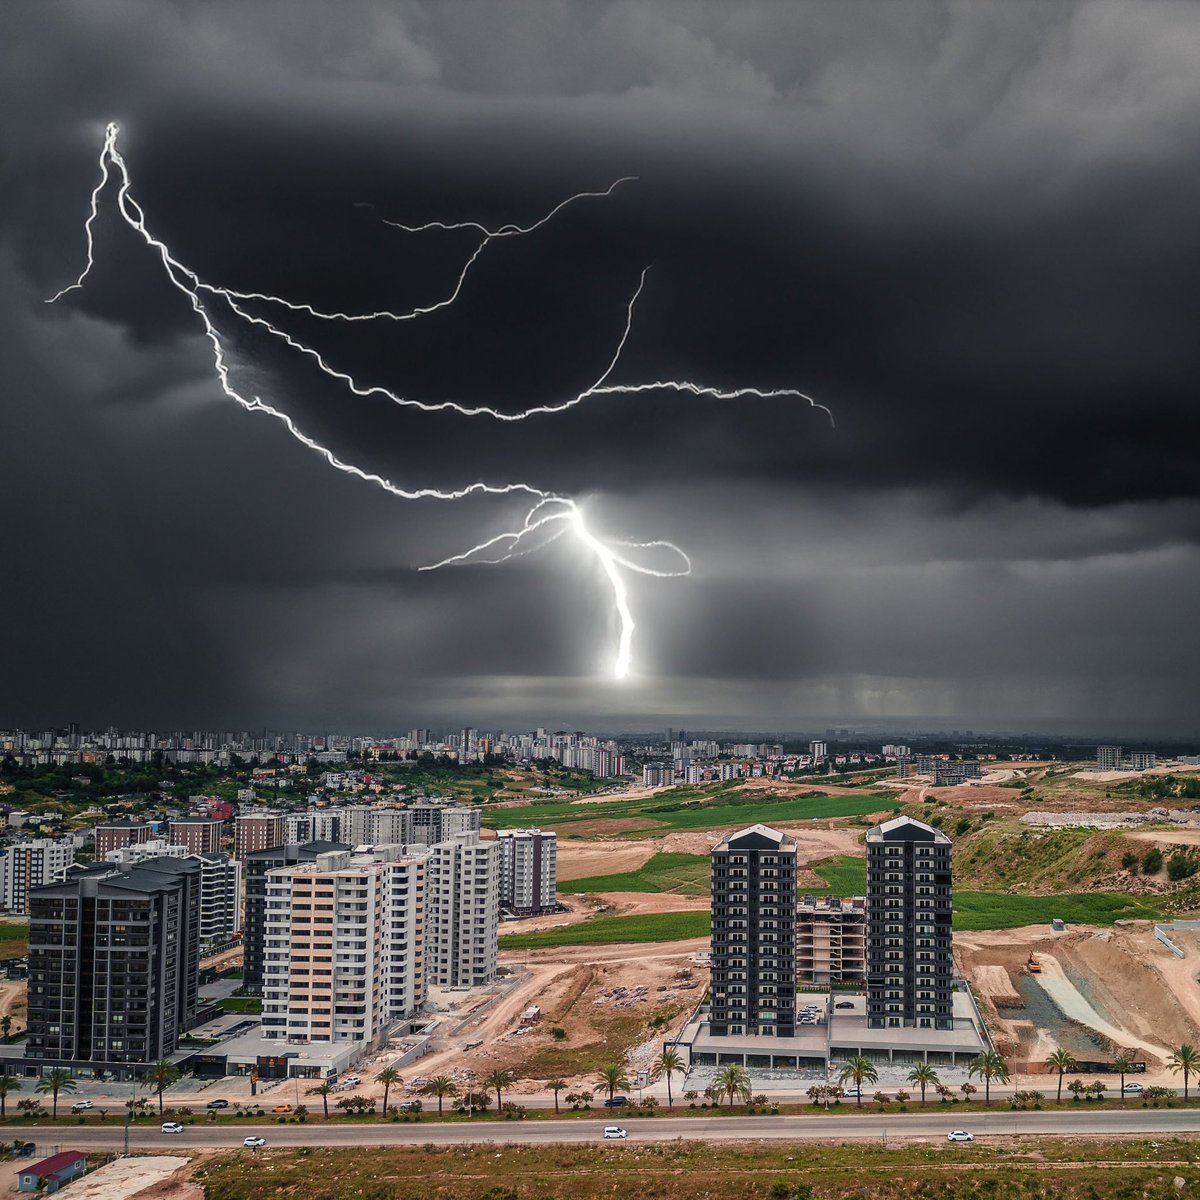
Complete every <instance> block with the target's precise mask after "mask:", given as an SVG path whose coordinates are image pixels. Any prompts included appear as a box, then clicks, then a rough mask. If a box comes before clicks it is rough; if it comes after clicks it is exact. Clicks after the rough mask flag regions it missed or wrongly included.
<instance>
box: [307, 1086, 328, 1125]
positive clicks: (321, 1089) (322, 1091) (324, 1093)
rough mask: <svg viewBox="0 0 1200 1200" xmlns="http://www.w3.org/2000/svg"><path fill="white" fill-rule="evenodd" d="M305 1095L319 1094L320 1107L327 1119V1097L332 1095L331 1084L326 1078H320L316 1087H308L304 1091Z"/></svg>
mask: <svg viewBox="0 0 1200 1200" xmlns="http://www.w3.org/2000/svg"><path fill="white" fill-rule="evenodd" d="M304 1094H305V1095H306V1096H320V1097H321V1107H322V1108H323V1109H324V1110H325V1120H327V1121H328V1120H329V1097H330V1096H332V1095H333V1084H332V1083H330V1082H329V1080H328V1079H322V1080H321V1082H320V1083H318V1084H317V1086H316V1087H310V1088H309V1089H308V1091H306V1092H305V1093H304Z"/></svg>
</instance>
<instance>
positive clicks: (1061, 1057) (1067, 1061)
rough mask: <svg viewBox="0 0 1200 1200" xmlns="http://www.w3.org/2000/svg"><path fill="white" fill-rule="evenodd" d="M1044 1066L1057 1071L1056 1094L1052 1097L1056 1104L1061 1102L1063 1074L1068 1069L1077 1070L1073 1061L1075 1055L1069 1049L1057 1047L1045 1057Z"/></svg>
mask: <svg viewBox="0 0 1200 1200" xmlns="http://www.w3.org/2000/svg"><path fill="white" fill-rule="evenodd" d="M1046 1066H1048V1067H1049V1068H1050V1069H1051V1070H1052V1071H1057V1072H1058V1094H1057V1095H1056V1096H1055V1097H1054V1102H1055V1103H1056V1104H1061V1103H1062V1085H1063V1076H1064V1075H1065V1074H1066V1073H1067V1072H1068V1071H1077V1070H1078V1069H1079V1064H1078V1063H1077V1062H1076V1061H1075V1055H1073V1054H1072V1053H1071V1052H1070V1050H1063V1049H1062V1048H1061V1047H1059V1049H1057V1050H1055V1052H1054V1053H1053V1054H1051V1055H1050V1057H1049V1058H1048V1059H1046Z"/></svg>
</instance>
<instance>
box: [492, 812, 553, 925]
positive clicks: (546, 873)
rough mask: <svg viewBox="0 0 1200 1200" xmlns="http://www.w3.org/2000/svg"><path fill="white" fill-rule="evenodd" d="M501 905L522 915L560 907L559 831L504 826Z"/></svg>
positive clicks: (499, 837) (501, 835) (500, 836)
mask: <svg viewBox="0 0 1200 1200" xmlns="http://www.w3.org/2000/svg"><path fill="white" fill-rule="evenodd" d="M496 842H497V844H498V845H499V847H500V907H501V908H504V909H507V910H508V911H509V912H512V913H516V914H517V915H518V916H522V917H526V916H529V917H532V916H537V915H539V914H540V913H549V912H554V911H555V909H556V908H557V907H558V896H557V886H558V835H557V834H554V833H543V832H542V831H541V830H540V829H502V830H501V831H500V832H499V833H498V834H497V835H496Z"/></svg>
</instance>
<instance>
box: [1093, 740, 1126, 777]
mask: <svg viewBox="0 0 1200 1200" xmlns="http://www.w3.org/2000/svg"><path fill="white" fill-rule="evenodd" d="M1120 769H1121V747H1120V746H1097V747H1096V770H1097V771H1119V770H1120Z"/></svg>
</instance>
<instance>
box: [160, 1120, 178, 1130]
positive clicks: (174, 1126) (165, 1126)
mask: <svg viewBox="0 0 1200 1200" xmlns="http://www.w3.org/2000/svg"><path fill="white" fill-rule="evenodd" d="M162 1132H163V1133H182V1132H183V1126H182V1125H181V1124H180V1123H179V1122H178V1121H164V1122H163V1123H162Z"/></svg>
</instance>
